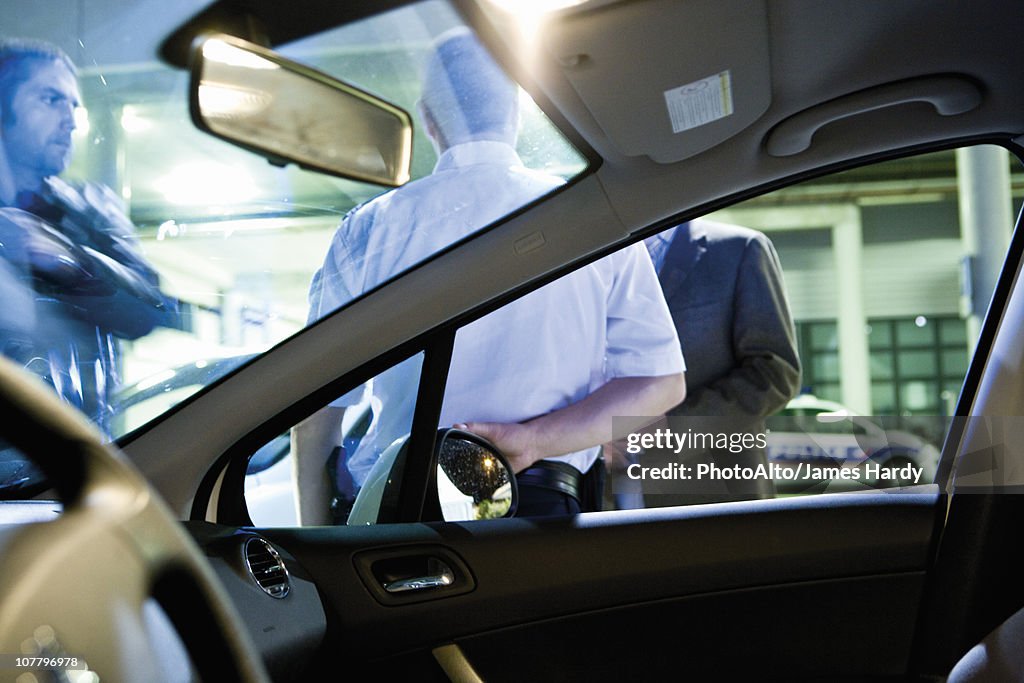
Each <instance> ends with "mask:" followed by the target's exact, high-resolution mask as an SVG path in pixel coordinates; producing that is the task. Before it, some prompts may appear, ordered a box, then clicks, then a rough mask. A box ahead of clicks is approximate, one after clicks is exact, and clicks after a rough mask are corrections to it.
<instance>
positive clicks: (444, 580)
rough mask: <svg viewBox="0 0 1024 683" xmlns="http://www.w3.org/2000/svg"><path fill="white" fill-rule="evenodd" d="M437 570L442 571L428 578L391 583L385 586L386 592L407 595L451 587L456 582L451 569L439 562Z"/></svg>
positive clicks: (417, 577) (400, 580) (412, 578)
mask: <svg viewBox="0 0 1024 683" xmlns="http://www.w3.org/2000/svg"><path fill="white" fill-rule="evenodd" d="M437 564H438V565H440V566H438V567H437V569H439V570H440V572H439V573H437V574H430V575H427V576H414V577H410V578H408V579H399V580H398V581H391V582H390V583H385V584H383V586H384V590H386V591H387V592H388V593H405V592H407V591H420V590H426V589H428V588H443V587H444V586H450V585H452V583H453V582H454V581H455V574H454V573H453V572H452V570H451V567H449V566H448V565H446V564H444V563H443V562H438V563H437Z"/></svg>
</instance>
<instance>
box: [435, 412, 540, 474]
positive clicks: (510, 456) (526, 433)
mask: <svg viewBox="0 0 1024 683" xmlns="http://www.w3.org/2000/svg"><path fill="white" fill-rule="evenodd" d="M454 426H455V428H456V429H461V430H463V431H467V432H472V433H473V434H476V435H478V436H482V437H484V438H485V439H487V440H488V441H490V442H491V443H492V444H494V445H495V447H497V449H498V450H499V451H501V453H502V455H504V456H505V458H506V459H507V460H508V463H509V465H511V466H512V471H513V472H514V473H519V472H522V471H523V470H525V469H526V468H527V467H529V466H530V465H532V464H533V463H535V462H537V461H538V460H540V459H541V458H542V457H544V455H543V454H542V453H539V452H538V451H537V449H536V447H535V446H534V445H533V444H532V439H531V436H532V435H531V429H530V427H528V426H527V425H526V424H519V423H516V422H467V423H462V424H457V425H454Z"/></svg>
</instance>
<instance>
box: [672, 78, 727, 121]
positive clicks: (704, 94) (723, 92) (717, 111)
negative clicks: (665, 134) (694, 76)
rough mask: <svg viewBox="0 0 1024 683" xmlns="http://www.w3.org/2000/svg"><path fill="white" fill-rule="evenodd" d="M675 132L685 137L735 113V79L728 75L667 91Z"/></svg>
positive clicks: (704, 79) (703, 79)
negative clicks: (691, 130) (733, 97)
mask: <svg viewBox="0 0 1024 683" xmlns="http://www.w3.org/2000/svg"><path fill="white" fill-rule="evenodd" d="M665 104H667V105H668V115H669V118H670V119H672V132H673V133H682V132H683V131H684V130H690V129H691V128H696V127H698V126H703V125H704V124H706V123H711V122H712V121H717V120H718V119H724V118H725V117H726V116H728V115H729V114H731V113H732V79H731V78H730V76H729V72H728V71H723V72H722V73H720V74H716V75H714V76H708V77H707V78H702V79H701V80H699V81H694V82H693V83H688V84H687V85H684V86H681V87H678V88H673V89H672V90H666V91H665Z"/></svg>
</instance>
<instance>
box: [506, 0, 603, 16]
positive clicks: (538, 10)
mask: <svg viewBox="0 0 1024 683" xmlns="http://www.w3.org/2000/svg"><path fill="white" fill-rule="evenodd" d="M586 1H587V0H489V2H490V3H491V4H492V5H494V6H495V7H497V8H498V9H500V10H502V11H504V12H508V13H509V14H517V15H520V16H536V15H539V14H547V13H548V12H554V11H556V10H560V9H565V8H566V7H575V6H576V5H582V4H583V3H584V2H586Z"/></svg>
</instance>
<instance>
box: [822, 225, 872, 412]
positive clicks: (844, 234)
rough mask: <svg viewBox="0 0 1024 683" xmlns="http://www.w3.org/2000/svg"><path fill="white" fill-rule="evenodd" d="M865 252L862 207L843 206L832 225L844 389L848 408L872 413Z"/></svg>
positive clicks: (841, 378) (840, 368) (840, 367)
mask: <svg viewBox="0 0 1024 683" xmlns="http://www.w3.org/2000/svg"><path fill="white" fill-rule="evenodd" d="M863 253H864V244H863V239H862V237H861V218H860V208H859V207H857V206H847V207H843V209H842V211H841V216H840V219H839V221H838V222H836V223H834V224H833V226H832V254H833V258H834V259H835V264H836V279H837V284H838V294H839V295H838V301H837V302H836V304H837V305H836V325H837V332H838V336H839V377H840V389H841V391H842V395H843V403H844V404H845V405H846V407H847V408H849V409H850V410H851V411H852V412H854V413H859V414H861V415H870V414H871V372H870V358H869V356H868V337H867V316H866V315H865V314H864V287H863V276H862V273H863Z"/></svg>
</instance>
